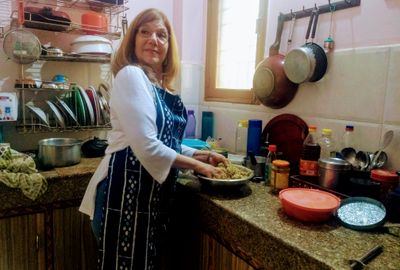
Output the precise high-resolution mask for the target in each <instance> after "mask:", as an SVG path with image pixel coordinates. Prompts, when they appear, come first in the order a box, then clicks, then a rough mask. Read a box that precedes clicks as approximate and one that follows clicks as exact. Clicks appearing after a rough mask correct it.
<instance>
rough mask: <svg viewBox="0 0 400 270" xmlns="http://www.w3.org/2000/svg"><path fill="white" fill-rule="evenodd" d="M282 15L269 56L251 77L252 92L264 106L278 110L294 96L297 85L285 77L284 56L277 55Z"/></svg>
mask: <svg viewBox="0 0 400 270" xmlns="http://www.w3.org/2000/svg"><path fill="white" fill-rule="evenodd" d="M283 24H284V15H283V14H280V15H279V16H278V27H277V31H276V39H275V42H274V43H273V44H272V45H271V47H270V48H269V56H268V57H267V58H265V59H264V60H263V61H261V62H260V63H259V64H258V65H257V67H256V71H255V73H254V76H253V91H254V93H255V95H256V97H257V98H258V100H260V102H261V103H263V104H264V105H265V106H267V107H270V108H273V109H279V108H282V107H284V106H286V105H287V104H288V103H289V102H290V101H291V100H292V99H293V97H294V96H295V94H296V92H297V88H298V84H296V83H293V82H291V81H290V80H289V79H288V78H287V77H286V75H285V72H284V70H283V63H284V61H285V56H284V55H282V54H280V53H279V47H280V42H281V35H282V30H283Z"/></svg>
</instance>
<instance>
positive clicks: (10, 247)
mask: <svg viewBox="0 0 400 270" xmlns="http://www.w3.org/2000/svg"><path fill="white" fill-rule="evenodd" d="M96 254H97V247H96V240H95V238H94V236H93V233H92V231H91V226H90V221H89V218H88V217H87V216H85V215H83V214H82V213H80V212H79V211H78V207H68V208H59V209H51V210H49V211H45V212H44V213H39V214H29V215H21V216H17V217H10V218H4V219H0V269H1V270H3V269H4V270H6V269H7V270H42V269H48V270H50V269H54V270H77V269H79V270H91V269H96V261H97V257H96Z"/></svg>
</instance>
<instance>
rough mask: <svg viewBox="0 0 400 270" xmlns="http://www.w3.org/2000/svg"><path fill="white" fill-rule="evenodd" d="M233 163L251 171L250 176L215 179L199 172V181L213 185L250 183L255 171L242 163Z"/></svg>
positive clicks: (224, 185) (228, 185)
mask: <svg viewBox="0 0 400 270" xmlns="http://www.w3.org/2000/svg"><path fill="white" fill-rule="evenodd" d="M232 165H233V166H236V167H238V168H240V169H241V170H244V171H247V172H248V173H249V176H247V177H243V178H239V179H214V178H208V177H205V176H203V175H200V174H198V175H197V177H198V178H199V181H200V182H202V183H203V184H206V185H210V186H213V187H236V186H241V185H243V184H246V183H248V182H249V181H250V179H251V178H253V176H254V173H253V171H252V170H250V169H249V168H246V167H244V166H241V165H236V164H232Z"/></svg>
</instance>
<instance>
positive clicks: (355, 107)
mask: <svg viewBox="0 0 400 270" xmlns="http://www.w3.org/2000/svg"><path fill="white" fill-rule="evenodd" d="M328 61H329V67H328V71H327V74H326V75H325V77H324V78H323V79H322V80H320V81H319V82H316V83H303V84H301V85H300V87H299V90H298V92H297V94H296V96H295V98H294V99H293V100H292V102H291V103H289V104H288V105H287V106H286V107H284V108H282V109H278V110H275V109H271V108H267V107H265V106H263V105H238V104H227V103H217V102H203V101H202V100H203V94H204V67H203V66H201V65H195V64H185V63H184V64H183V67H182V70H183V71H182V78H181V80H182V86H181V88H182V93H181V94H182V98H183V100H184V102H185V104H187V105H188V107H189V108H196V109H198V110H199V112H198V113H197V115H200V114H199V113H200V112H201V111H204V110H209V111H213V112H214V115H215V137H218V138H222V144H223V146H224V147H226V148H228V149H232V150H233V149H234V134H235V125H236V121H237V120H239V119H262V120H263V126H265V125H266V124H267V122H268V121H269V120H270V119H272V118H273V117H275V116H276V115H279V114H282V113H291V114H295V115H297V116H299V117H301V118H302V119H303V120H304V121H305V122H306V123H307V124H313V125H317V127H318V129H319V131H320V130H321V129H322V128H325V127H326V128H331V129H333V133H334V138H335V140H336V141H337V142H338V141H340V138H341V135H342V133H343V131H344V126H345V125H346V124H353V125H354V126H355V134H356V136H357V138H358V140H357V141H358V148H359V150H365V151H371V152H372V151H376V150H377V149H378V148H379V144H380V142H381V141H382V138H383V134H384V132H385V131H387V130H390V129H392V130H394V131H395V136H394V138H393V140H392V142H391V144H390V145H389V146H388V147H387V149H385V152H386V153H387V154H388V156H389V162H388V165H387V166H388V168H392V169H396V170H399V169H400V45H395V46H386V47H368V48H357V49H350V50H342V51H335V52H334V53H331V54H330V55H328ZM200 75H201V76H200ZM199 76H200V77H199ZM196 91H199V93H200V94H197V93H196ZM200 130H201V119H200V117H198V134H199V131H200Z"/></svg>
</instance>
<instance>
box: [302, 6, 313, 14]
mask: <svg viewBox="0 0 400 270" xmlns="http://www.w3.org/2000/svg"><path fill="white" fill-rule="evenodd" d="M303 12H304V13H305V14H308V13H312V9H310V10H305V9H304V6H303Z"/></svg>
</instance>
